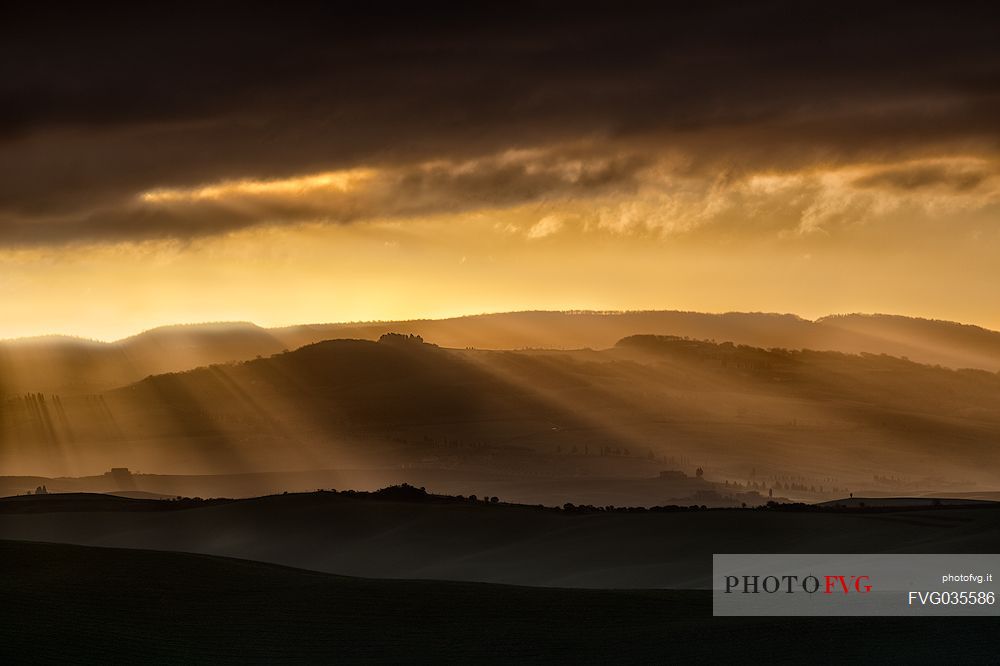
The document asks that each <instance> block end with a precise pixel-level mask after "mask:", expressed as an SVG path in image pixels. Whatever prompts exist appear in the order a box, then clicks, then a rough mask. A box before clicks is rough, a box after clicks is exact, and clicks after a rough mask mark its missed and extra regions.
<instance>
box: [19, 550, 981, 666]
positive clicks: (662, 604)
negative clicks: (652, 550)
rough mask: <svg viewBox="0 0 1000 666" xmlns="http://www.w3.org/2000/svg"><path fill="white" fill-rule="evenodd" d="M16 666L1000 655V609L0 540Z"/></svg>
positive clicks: (968, 659)
mask: <svg viewBox="0 0 1000 666" xmlns="http://www.w3.org/2000/svg"><path fill="white" fill-rule="evenodd" d="M0 565H2V569H3V571H4V576H3V577H2V578H0V596H2V598H3V604H2V605H0V636H2V640H0V657H2V658H3V660H4V661H7V662H8V663H14V662H20V661H32V662H35V663H46V662H73V663H108V662H133V663H134V662H142V663H163V662H170V663H178V662H184V663H216V664H217V663H288V662H298V663H302V662H321V661H322V662H327V663H345V662H352V663H357V662H386V661H390V662H400V661H407V662H415V661H416V662H435V663H442V662H448V663H469V662H470V661H472V660H476V661H477V662H480V663H481V662H494V661H500V660H503V661H505V662H507V663H511V662H517V663H537V662H550V663H555V662H558V663H600V662H608V661H611V660H613V661H615V662H616V663H637V662H658V663H670V662H673V663H677V662H684V663H708V662H709V661H712V662H715V663H718V662H720V661H727V660H731V661H750V660H756V659H758V658H760V659H764V658H766V659H768V660H777V661H781V660H788V659H801V658H802V656H803V655H809V660H810V662H812V663H835V662H840V661H848V660H858V661H857V663H873V662H876V661H878V660H883V661H887V662H896V663H902V662H905V663H926V662H927V659H928V655H929V654H930V652H929V651H930V650H932V649H939V648H940V646H941V645H945V644H947V645H954V646H955V647H954V649H955V652H954V653H953V654H954V656H955V657H956V658H959V656H960V659H961V661H962V663H970V664H972V663H984V664H985V663H991V662H992V660H994V658H995V655H996V650H997V649H998V648H1000V635H998V634H997V633H996V631H994V629H995V626H994V625H995V621H994V619H993V618H982V620H979V619H976V620H972V619H969V618H965V619H961V620H960V621H954V622H953V621H946V620H941V619H933V620H931V619H929V618H919V619H910V618H884V619H883V618H801V619H796V618H792V619H789V618H750V619H743V618H713V617H711V599H710V596H709V594H708V593H706V592H692V591H677V590H672V591H652V590H648V591H637V590H628V591H607V590H564V589H553V588H523V587H510V586H500V585H483V584H472V583H446V582H438V581H386V580H372V579H362V578H344V577H338V576H331V575H327V574H319V573H313V572H308V571H301V570H296V569H288V568H284V567H277V566H272V565H267V564H261V563H258V562H248V561H241V560H231V559H224V558H218V557H207V556H199V555H188V554H180V553H162V552H150V551H134V550H117V549H104V548H100V549H98V548H84V547H79V546H65V545H53V544H27V543H19V542H9V541H3V542H0Z"/></svg>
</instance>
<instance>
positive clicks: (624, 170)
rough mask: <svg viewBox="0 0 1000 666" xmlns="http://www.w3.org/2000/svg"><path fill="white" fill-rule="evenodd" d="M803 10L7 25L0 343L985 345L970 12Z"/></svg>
mask: <svg viewBox="0 0 1000 666" xmlns="http://www.w3.org/2000/svg"><path fill="white" fill-rule="evenodd" d="M330 4H332V3H330ZM810 4H811V3H801V2H797V3H782V2H758V3H746V2H739V3H712V2H707V3H677V6H676V7H670V6H667V4H666V3H664V4H662V5H661V6H659V8H657V9H655V10H652V9H650V6H649V5H646V6H643V5H633V4H630V3H613V4H610V5H606V6H605V7H604V9H603V10H600V11H598V10H593V11H591V10H589V9H585V8H582V6H581V5H579V4H567V5H561V6H560V5H554V4H545V5H530V4H517V3H497V4H496V5H494V6H493V7H492V8H478V9H475V10H471V9H470V10H466V11H465V12H458V13H456V12H455V11H453V10H452V11H445V10H444V9H438V8H436V7H434V6H433V5H431V4H427V3H419V4H412V5H409V8H408V9H406V10H405V11H401V10H400V9H399V8H396V7H392V6H389V5H384V6H381V7H375V6H374V5H372V6H370V7H371V9H370V11H371V13H369V14H364V13H351V11H347V10H343V9H338V8H335V7H328V8H326V9H323V10H320V9H317V8H296V7H294V6H293V5H292V4H290V3H282V4H281V5H278V6H276V7H275V8H273V9H270V10H265V11H257V10H252V9H248V8H247V6H246V5H240V4H235V3H234V4H229V5H226V4H222V5H216V6H214V7H213V8H212V9H208V10H206V9H205V8H204V7H202V6H199V5H191V6H183V5H171V6H170V7H169V8H166V6H164V7H160V8H158V9H156V10H155V11H154V10H149V9H145V10H140V9H136V10H132V12H131V13H128V12H125V13H123V12H121V11H114V12H111V11H109V12H107V13H104V14H102V13H100V12H99V11H95V10H93V9H90V8H88V9H86V10H85V11H84V10H70V11H66V10H62V9H58V8H54V7H51V6H44V7H40V6H38V5H37V3H36V4H35V6H34V8H32V7H28V6H26V7H23V8H13V9H11V10H7V9H6V8H5V15H4V20H3V22H2V25H0V53H2V56H3V57H2V58H0V293H2V294H3V301H2V302H3V304H4V307H5V313H4V314H5V316H4V317H3V318H0V336H3V337H10V336H21V335H37V334H43V333H69V334H76V335H83V336H88V337H97V338H102V339H113V338H116V337H121V336H124V335H128V334H131V333H134V332H137V331H139V330H143V329H145V328H149V327H151V326H155V325H160V324H166V323H178V322H196V321H219V320H250V321H254V322H257V323H259V324H263V325H281V324H291V323H303V322H321V321H346V320H361V319H366V320H367V319H398V318H413V317H422V316H433V317H436V316H449V315H455V314H463V313H477V312H488V311H500V310H519V309H542V308H544V309H583V308H587V309H646V308H657V309H659V308H664V309H685V310H701V311H712V312H715V311H727V310H743V311H748V310H753V311H760V310H763V311H780V312H795V313H798V314H801V315H803V316H807V317H814V316H819V315H823V314H828V313H835V312H857V311H864V312H893V313H901V314H911V315H918V316H925V317H935V318H945V319H955V320H961V321H965V322H970V323H978V324H981V325H985V326H988V327H992V328H998V329H1000V297H998V296H997V291H998V287H1000V144H998V140H1000V46H998V44H1000V20H998V18H997V16H996V14H997V11H996V10H995V9H993V8H992V5H993V4H994V3H974V2H968V3H934V4H921V3H916V2H907V3H902V2H900V3H880V2H864V3H822V4H818V3H817V4H814V5H812V6H809V5H810ZM610 8H613V10H614V11H613V12H612V11H610ZM75 11H78V12H79V13H74V12H75ZM352 11H357V10H356V8H354V10H352Z"/></svg>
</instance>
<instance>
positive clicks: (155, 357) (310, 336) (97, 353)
mask: <svg viewBox="0 0 1000 666" xmlns="http://www.w3.org/2000/svg"><path fill="white" fill-rule="evenodd" d="M391 332H396V333H404V334H414V335H420V336H422V337H424V338H425V339H428V340H433V341H434V342H436V343H437V344H440V345H441V346H444V347H451V348H457V349H463V348H466V347H475V348H478V349H523V348H545V349H583V348H591V349H605V348H608V347H611V346H613V345H614V344H615V342H616V341H617V340H619V339H621V338H623V337H626V336H629V335H634V334H656V335H673V336H678V337H689V338H693V339H696V340H715V341H718V342H733V343H736V344H744V345H750V346H755V347H763V348H772V347H781V348H787V349H814V350H821V351H840V352H845V353H853V354H857V353H862V352H865V353H873V354H889V355H893V356H906V357H908V358H910V359H912V360H914V361H918V362H921V363H929V364H940V365H944V366H947V367H953V368H964V367H970V368H981V369H986V370H990V371H994V372H995V371H998V370H1000V333H998V332H996V331H990V330H987V329H983V328H980V327H977V326H969V325H963V324H957V323H953V322H945V321H934V320H926V319H915V318H911V317H901V316H889V315H837V316H829V317H823V318H821V319H818V320H816V321H810V320H807V319H802V318H800V317H797V316H795V315H787V314H768V313H739V312H730V313H725V314H704V313H697V312H674V311H648V312H510V313H498V314H485V315H474V316H468V317H457V318H451V319H440V320H430V319H427V320H413V321H397V322H371V323H340V324H314V325H302V326H289V327H280V328H270V329H267V328H261V327H259V326H255V325H253V324H249V323H240V322H229V323H217V324H198V325H183V326H165V327H161V328H155V329H152V330H149V331H145V332H143V333H140V334H138V335H135V336H131V337H128V338H124V339H122V340H118V341H115V342H108V343H105V342H97V341H91V340H81V339H77V338H70V337H60V336H48V337H39V338H25V339H18V340H7V341H2V342H0V395H12V394H19V393H28V392H33V393H58V394H82V393H94V392H101V391H104V390H108V389H111V388H115V387H119V386H124V385H126V384H130V383H133V382H136V381H139V380H140V379H142V378H144V377H146V376H148V375H154V374H162V373H169V372H179V371H183V370H190V369H192V368H196V367H199V366H204V365H211V364H213V363H225V362H230V361H243V360H248V359H252V358H255V357H257V356H269V355H271V354H275V353H278V352H281V351H283V350H286V349H296V348H298V347H302V346H304V345H308V344H313V343H315V342H320V341H323V340H329V339H338V338H356V339H365V340H377V339H378V338H379V337H381V336H382V335H384V334H385V333H391Z"/></svg>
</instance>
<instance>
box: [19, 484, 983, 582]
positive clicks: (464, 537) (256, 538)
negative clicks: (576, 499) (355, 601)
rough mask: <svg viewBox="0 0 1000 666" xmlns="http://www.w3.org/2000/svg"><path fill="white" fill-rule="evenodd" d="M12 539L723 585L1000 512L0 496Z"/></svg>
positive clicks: (912, 545)
mask: <svg viewBox="0 0 1000 666" xmlns="http://www.w3.org/2000/svg"><path fill="white" fill-rule="evenodd" d="M0 539H10V540H18V541H38V542H52V543H72V544H77V545H82V546H106V547H113V548H142V549H152V550H171V551H181V552H188V553H202V554H205V555H219V556H224V557H236V558H241V559H247V560H255V561H261V562H271V563H273V564H281V565H285V566H291V567H297V568H302V569H311V570H314V571H324V572H327V573H334V574H342V575H349V576H361V577H367V578H397V579H399V578H404V579H431V580H456V581H468V582H482V583H502V584H512V585H535V586H544V587H573V588H583V587H585V588H602V589H604V588H619V589H632V588H647V589H648V588H673V589H682V590H683V589H699V588H701V589H708V588H709V587H711V573H712V572H711V566H712V565H711V563H712V554H713V553H851V552H855V553H996V552H1000V505H995V504H994V505H985V506H970V507H949V506H942V507H938V508H927V509H919V510H912V509H906V508H905V507H903V508H900V509H898V510H891V511H882V510H875V509H870V508H869V509H863V510H862V509H857V510H845V511H833V510H826V511H810V512H794V511H771V510H741V509H724V510H711V511H675V512H665V513H657V512H642V513H619V512H606V513H605V512H598V513H578V512H568V511H560V510H552V509H539V508H535V507H529V506H521V505H506V504H503V503H498V504H490V503H483V502H469V501H464V500H461V501H460V500H457V499H456V498H446V497H433V496H424V495H416V496H407V497H406V498H404V499H398V498H396V497H395V496H394V495H390V496H387V497H382V496H381V495H380V494H371V495H346V494H338V493H330V492H320V493H305V494H299V495H295V494H289V495H276V496H272V497H261V498H257V499H247V500H239V501H225V500H219V501H210V502H196V501H178V502H162V501H157V500H134V499H125V498H120V497H109V496H107V495H84V494H70V495H41V496H30V497H27V496H23V497H13V498H6V499H2V500H0Z"/></svg>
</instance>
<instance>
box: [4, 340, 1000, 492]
mask: <svg viewBox="0 0 1000 666" xmlns="http://www.w3.org/2000/svg"><path fill="white" fill-rule="evenodd" d="M998 439H1000V376H998V375H997V374H995V373H990V372H986V371H981V370H950V369H946V368H940V367H933V366H928V365H921V364H918V363H915V362H913V361H908V360H905V359H900V358H894V357H888V356H881V355H870V354H869V355H849V354H842V353H837V352H813V351H795V350H792V351H789V350H780V349H771V350H767V349H760V348H753V347H745V346H737V345H733V344H730V343H721V344H717V343H710V342H699V341H694V340H685V339H682V338H677V337H664V336H632V337H629V338H625V339H623V340H622V341H620V342H619V343H618V344H617V345H615V346H614V347H612V348H610V349H607V350H602V351H593V350H579V351H531V350H525V351H519V352H493V351H483V350H451V349H444V348H440V347H437V346H435V345H430V344H425V343H422V342H421V341H419V340H418V339H416V338H412V337H406V336H400V335H395V336H387V337H385V338H384V339H383V340H382V341H381V342H370V341H364V340H332V341H326V342H322V343H317V344H314V345H308V346H306V347H303V348H300V349H298V350H296V351H293V352H288V353H282V354H278V355H275V356H272V357H268V358H261V359H255V360H252V361H248V362H244V363H236V364H224V365H213V366H210V367H206V368H199V369H196V370H192V371H188V372H184V373H173V374H165V375H156V376H152V377H148V378H146V379H144V380H142V381H140V382H137V383H135V384H132V385H129V386H127V387H124V388H120V389H115V390H111V391H107V392H103V393H100V394H94V395H84V396H70V395H67V396H59V395H56V396H52V395H50V396H45V395H38V394H32V395H28V396H18V397H13V398H8V399H7V400H6V401H4V402H3V403H2V404H0V464H2V466H3V469H5V470H7V471H8V474H18V473H22V474H24V473H31V472H34V473H36V474H37V473H38V472H42V473H47V474H48V475H49V476H57V475H60V474H63V475H65V474H79V473H84V474H86V473H90V474H93V473H98V472H100V471H103V470H106V469H107V468H109V467H130V468H132V469H136V468H138V469H140V470H155V471H158V472H162V473H183V474H192V473H195V474H231V473H237V472H263V471H291V470H306V469H311V470H316V469H345V470H346V469H373V468H380V469H385V468H393V469H396V470H397V471H399V470H420V471H418V472H415V473H417V474H422V473H423V471H426V470H430V469H435V470H448V471H450V472H451V473H452V475H453V476H454V477H459V484H458V485H449V486H436V487H435V488H434V489H435V490H437V491H440V492H450V493H460V494H470V493H480V492H481V490H480V489H479V488H477V487H475V486H474V485H470V483H471V481H470V480H474V479H476V478H485V475H493V476H497V475H499V476H503V477H506V478H507V482H505V484H501V485H500V486H499V487H498V486H493V487H492V488H491V491H490V492H491V493H492V494H498V495H501V496H503V497H504V498H505V499H510V500H516V501H527V502H538V501H545V502H548V503H553V502H555V503H562V501H575V502H581V501H587V502H601V501H602V500H601V499H600V497H601V495H600V493H599V492H598V493H597V494H594V495H588V496H587V497H586V498H581V497H579V496H574V495H572V494H570V493H566V494H564V495H563V497H564V499H563V500H562V501H559V495H558V494H549V495H546V496H545V497H544V500H542V499H539V497H540V496H539V495H538V494H537V492H536V491H535V490H532V488H531V486H532V485H533V484H534V486H535V487H537V486H540V485H546V484H548V486H549V487H550V488H552V489H555V490H556V491H557V490H558V489H559V488H560V487H563V486H565V487H567V488H568V487H570V486H572V485H574V484H577V483H578V481H580V480H581V479H605V480H607V481H608V482H609V483H610V482H612V481H614V480H615V479H632V480H639V479H647V480H650V479H654V478H655V477H657V475H658V474H659V472H660V471H662V470H671V469H673V470H679V471H682V472H684V473H685V474H686V475H687V476H689V477H694V476H695V474H696V471H697V469H699V468H700V469H702V470H703V471H704V474H705V476H704V479H703V480H704V481H711V482H712V483H714V484H716V486H722V489H724V490H727V491H729V492H731V493H733V494H736V493H744V492H755V493H764V494H770V493H774V494H775V496H784V497H790V498H792V499H802V500H809V501H812V500H822V499H830V498H832V497H836V496H838V495H846V494H847V492H846V491H847V490H850V491H862V490H863V491H866V492H867V491H874V492H876V494H878V493H881V494H886V493H890V494H919V493H920V492H929V491H948V492H960V491H962V492H965V491H977V490H995V479H996V473H997V471H998V470H1000V449H998V448H997V447H996V442H997V441H998ZM872 470H877V471H875V472H873V471H872ZM463 475H465V476H466V477H467V481H469V482H468V483H466V484H465V485H462V484H461V479H460V477H462V476H463ZM477 475H478V476H477ZM389 480H390V481H395V480H398V481H414V480H415V479H414V478H406V475H405V474H403V475H402V478H399V477H396V478H395V479H389ZM682 485H683V484H682ZM716 486H713V487H705V488H704V490H718V488H717V487H716ZM685 487H687V488H688V491H687V492H688V493H689V494H690V493H691V492H694V491H696V490H697V489H696V488H691V487H690V485H689V484H688V485H687V486H685ZM136 489H137V490H148V491H154V492H160V490H158V489H156V488H136ZM647 491H649V489H648V488H647ZM647 491H644V492H645V493H646V494H644V495H642V496H641V497H640V496H639V495H635V496H634V497H632V498H631V499H629V497H628V496H627V493H626V494H625V496H622V495H621V493H619V494H618V496H617V499H615V500H613V501H611V502H610V503H615V504H621V503H635V504H650V503H663V502H664V501H665V500H667V499H670V498H681V497H684V495H677V494H670V493H672V492H673V489H672V488H671V487H670V486H669V484H666V483H662V484H661V485H660V486H656V487H654V488H653V489H652V490H651V491H649V492H652V493H653V494H654V495H656V496H655V497H650V496H649V493H648V492H647ZM605 503H608V502H605ZM698 503H702V502H698ZM736 503H737V504H739V501H737V502H736Z"/></svg>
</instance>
